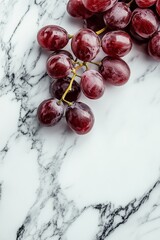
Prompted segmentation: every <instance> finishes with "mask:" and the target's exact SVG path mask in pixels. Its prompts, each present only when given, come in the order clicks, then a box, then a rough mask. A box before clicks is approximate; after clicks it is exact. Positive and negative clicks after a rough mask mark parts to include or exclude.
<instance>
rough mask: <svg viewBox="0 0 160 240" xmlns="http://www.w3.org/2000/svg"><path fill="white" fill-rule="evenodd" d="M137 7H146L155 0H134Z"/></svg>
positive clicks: (151, 4)
mask: <svg viewBox="0 0 160 240" xmlns="http://www.w3.org/2000/svg"><path fill="white" fill-rule="evenodd" d="M135 1H136V3H137V5H138V7H140V8H148V7H151V6H153V5H154V4H155V3H156V1H157V0H135Z"/></svg>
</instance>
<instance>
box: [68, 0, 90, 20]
mask: <svg viewBox="0 0 160 240" xmlns="http://www.w3.org/2000/svg"><path fill="white" fill-rule="evenodd" d="M67 12H68V13H69V14H70V15H71V16H72V17H75V18H79V19H86V18H89V17H91V16H92V15H93V13H92V12H91V11H89V10H88V9H86V8H85V7H84V5H83V3H82V0H76V1H75V0H69V1H68V3H67Z"/></svg>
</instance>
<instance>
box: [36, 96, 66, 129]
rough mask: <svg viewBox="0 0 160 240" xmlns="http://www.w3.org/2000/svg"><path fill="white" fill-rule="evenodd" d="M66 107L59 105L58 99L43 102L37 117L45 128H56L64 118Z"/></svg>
mask: <svg viewBox="0 0 160 240" xmlns="http://www.w3.org/2000/svg"><path fill="white" fill-rule="evenodd" d="M63 113H64V105H63V103H61V104H58V100H57V99H47V100H45V101H43V102H42V103H41V104H40V105H39V107H38V109H37V117H38V120H39V122H40V123H41V124H43V125H44V126H47V127H49V126H54V125H55V124H56V123H58V122H59V121H60V119H61V118H62V117H63Z"/></svg>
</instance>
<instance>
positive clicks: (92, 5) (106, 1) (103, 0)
mask: <svg viewBox="0 0 160 240" xmlns="http://www.w3.org/2000/svg"><path fill="white" fill-rule="evenodd" d="M82 2H83V4H84V6H85V7H86V8H87V9H88V10H90V11H91V12H104V11H107V10H108V9H110V8H111V7H113V6H114V4H115V3H116V2H117V0H82Z"/></svg>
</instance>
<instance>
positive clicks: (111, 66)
mask: <svg viewBox="0 0 160 240" xmlns="http://www.w3.org/2000/svg"><path fill="white" fill-rule="evenodd" d="M99 71H100V73H101V74H102V76H103V78H104V80H106V81H107V82H109V83H111V84H113V85H115V86H120V85H123V84H125V83H126V82H127V81H128V79H129V77H130V69H129V66H128V65H127V63H126V62H125V61H123V60H122V59H120V58H112V57H105V58H104V59H103V60H102V64H101V66H100V68H99Z"/></svg>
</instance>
